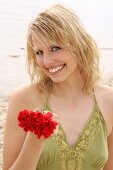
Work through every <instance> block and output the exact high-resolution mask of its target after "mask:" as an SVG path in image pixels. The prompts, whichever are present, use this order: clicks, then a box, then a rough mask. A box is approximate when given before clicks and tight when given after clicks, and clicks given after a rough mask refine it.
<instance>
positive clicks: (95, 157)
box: [36, 100, 108, 170]
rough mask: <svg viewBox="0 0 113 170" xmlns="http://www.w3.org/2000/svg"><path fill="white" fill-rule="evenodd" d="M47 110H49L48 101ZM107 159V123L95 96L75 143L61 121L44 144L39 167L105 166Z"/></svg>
mask: <svg viewBox="0 0 113 170" xmlns="http://www.w3.org/2000/svg"><path fill="white" fill-rule="evenodd" d="M44 110H50V111H51V109H50V108H49V106H48V104H47V103H46V106H45V107H44ZM107 159H108V147H107V127H106V124H105V121H104V118H103V116H102V113H101V111H100V109H99V107H98V105H97V102H96V100H95V106H94V109H93V111H92V113H91V115H90V117H89V119H88V120H87V122H86V124H85V126H84V128H83V130H82V132H81V134H80V135H79V137H78V139H77V141H76V142H75V144H74V145H73V146H70V145H69V144H68V142H67V139H66V134H65V131H64V130H63V128H62V126H61V125H60V123H59V130H58V134H57V135H56V136H53V137H51V138H49V139H48V140H47V141H46V143H45V145H44V148H43V151H42V153H41V156H40V159H39V161H38V164H37V168H36V170H103V168H104V166H105V163H106V161H107Z"/></svg>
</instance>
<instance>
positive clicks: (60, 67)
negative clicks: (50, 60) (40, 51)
mask: <svg viewBox="0 0 113 170" xmlns="http://www.w3.org/2000/svg"><path fill="white" fill-rule="evenodd" d="M63 66H64V65H61V66H58V67H55V68H51V69H49V72H50V73H55V72H57V71H59V70H61V69H62V68H63Z"/></svg>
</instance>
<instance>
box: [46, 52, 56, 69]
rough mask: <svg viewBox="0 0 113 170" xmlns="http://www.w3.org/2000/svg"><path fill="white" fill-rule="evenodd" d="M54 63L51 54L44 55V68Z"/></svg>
mask: <svg viewBox="0 0 113 170" xmlns="http://www.w3.org/2000/svg"><path fill="white" fill-rule="evenodd" d="M53 62H54V59H53V57H52V55H51V54H45V55H44V66H45V67H46V68H48V67H50V66H51V65H52V64H53Z"/></svg>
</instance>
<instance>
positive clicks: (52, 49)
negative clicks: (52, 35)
mask: <svg viewBox="0 0 113 170" xmlns="http://www.w3.org/2000/svg"><path fill="white" fill-rule="evenodd" d="M60 49H61V48H60V47H57V46H54V47H52V48H51V51H57V50H60Z"/></svg>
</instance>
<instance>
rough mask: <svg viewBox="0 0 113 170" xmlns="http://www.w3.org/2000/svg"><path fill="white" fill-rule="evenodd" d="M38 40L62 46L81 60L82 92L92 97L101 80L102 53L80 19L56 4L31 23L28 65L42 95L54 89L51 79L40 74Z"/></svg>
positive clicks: (28, 38)
mask: <svg viewBox="0 0 113 170" xmlns="http://www.w3.org/2000/svg"><path fill="white" fill-rule="evenodd" d="M33 34H34V35H36V37H37V41H43V42H45V43H48V44H58V45H63V46H65V47H66V48H67V49H69V50H70V52H71V53H72V55H73V57H75V58H76V60H77V61H78V66H79V70H80V74H81V76H82V78H83V80H84V84H83V89H82V90H83V92H84V93H86V94H90V93H91V91H92V89H93V88H94V85H95V83H96V81H97V80H98V79H99V51H98V49H97V46H96V43H95V41H94V39H93V38H92V37H91V36H90V35H89V34H88V33H87V31H86V30H85V28H84V26H83V24H82V23H81V21H80V19H79V18H78V16H77V15H76V14H75V13H74V12H73V11H72V10H70V9H68V8H67V7H65V6H64V5H59V4H58V5H54V6H52V7H51V8H48V9H47V10H45V11H44V12H42V13H40V14H39V15H38V16H37V17H36V19H35V20H34V21H33V22H32V23H31V24H30V26H29V29H28V36H27V66H28V70H29V74H30V77H31V81H32V82H35V83H36V84H37V85H38V87H39V89H40V90H41V91H43V92H49V91H50V90H51V88H52V87H53V82H52V80H51V79H50V78H49V77H48V76H46V75H45V74H44V73H43V72H41V70H40V68H39V67H38V64H37V61H36V55H35V52H34V49H33V43H32V35H33Z"/></svg>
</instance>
